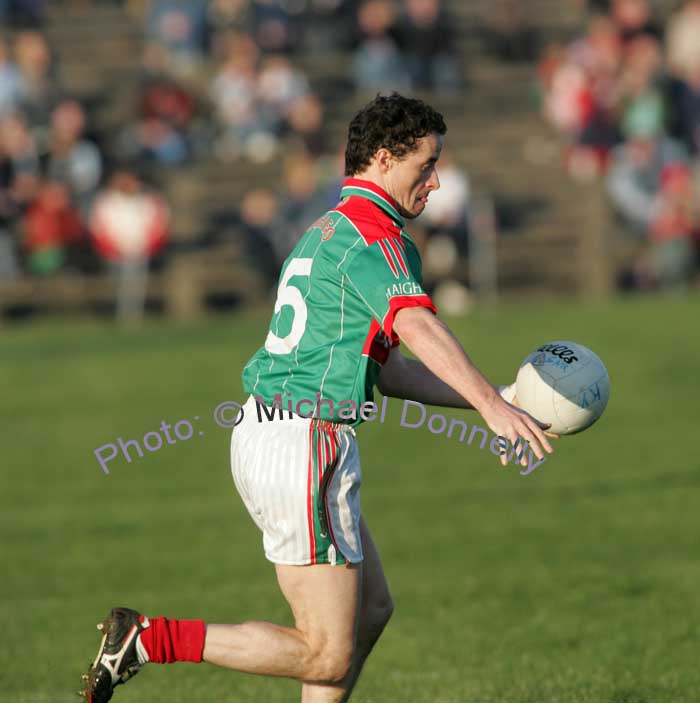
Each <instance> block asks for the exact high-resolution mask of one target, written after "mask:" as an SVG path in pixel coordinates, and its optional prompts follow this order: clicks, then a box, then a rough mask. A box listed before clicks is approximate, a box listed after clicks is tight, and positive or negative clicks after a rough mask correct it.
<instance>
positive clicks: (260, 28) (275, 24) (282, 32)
mask: <svg viewBox="0 0 700 703" xmlns="http://www.w3.org/2000/svg"><path fill="white" fill-rule="evenodd" d="M290 6H291V3H289V2H285V0H254V2H253V24H254V29H253V36H254V37H255V42H256V43H257V45H258V46H259V47H260V49H261V50H262V51H263V52H270V53H290V52H291V51H292V49H293V48H294V47H295V46H298V44H299V41H298V36H297V35H298V32H297V27H296V26H295V23H294V21H293V18H292V16H291V14H290V11H289V10H290Z"/></svg>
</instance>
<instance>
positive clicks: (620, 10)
mask: <svg viewBox="0 0 700 703" xmlns="http://www.w3.org/2000/svg"><path fill="white" fill-rule="evenodd" d="M611 15H612V18H613V21H614V22H615V24H616V26H617V31H618V33H619V35H620V39H621V40H622V42H623V44H627V43H628V42H630V41H632V40H633V39H637V38H638V37H644V36H646V37H650V38H651V39H655V40H657V41H659V40H660V39H661V37H662V31H661V28H660V27H659V25H658V24H657V23H656V21H655V19H654V17H653V15H652V9H651V6H650V4H649V0H613V2H612V8H611Z"/></svg>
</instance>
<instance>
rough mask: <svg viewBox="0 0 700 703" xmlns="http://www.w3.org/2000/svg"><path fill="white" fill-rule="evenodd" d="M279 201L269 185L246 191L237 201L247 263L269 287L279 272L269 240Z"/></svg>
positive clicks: (275, 280)
mask: <svg viewBox="0 0 700 703" xmlns="http://www.w3.org/2000/svg"><path fill="white" fill-rule="evenodd" d="M278 217H279V202H278V200H277V197H276V196H275V194H274V193H273V192H272V191H271V190H270V189H269V188H255V189H254V190H250V191H248V192H247V193H246V194H245V195H244V196H243V200H242V201H241V210H240V221H241V228H242V230H243V236H244V241H245V250H246V257H247V258H248V260H249V263H250V265H251V266H252V267H253V268H254V269H255V270H257V271H258V272H259V273H260V274H261V275H262V276H263V277H264V279H265V281H266V283H267V287H268V288H269V289H270V290H272V289H273V288H274V286H275V285H276V282H277V277H278V276H279V271H280V269H279V264H280V261H279V259H278V257H277V256H276V252H275V249H274V245H273V241H274V239H275V236H276V235H275V232H276V231H277V230H278V228H279V226H280V223H279V219H278Z"/></svg>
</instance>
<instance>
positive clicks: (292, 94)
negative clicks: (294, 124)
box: [257, 54, 309, 134]
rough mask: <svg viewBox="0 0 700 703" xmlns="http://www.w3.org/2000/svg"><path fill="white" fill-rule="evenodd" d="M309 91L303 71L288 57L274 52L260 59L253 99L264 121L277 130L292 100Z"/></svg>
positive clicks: (287, 113)
mask: <svg viewBox="0 0 700 703" xmlns="http://www.w3.org/2000/svg"><path fill="white" fill-rule="evenodd" d="M308 92H309V83H308V81H307V80H306V77H305V76H304V74H303V73H301V72H300V71H298V70H297V69H295V68H294V67H293V66H292V64H291V62H290V61H289V59H288V58H287V57H285V56H282V55H279V54H276V55H272V56H268V57H266V58H265V59H264V60H263V64H262V67H261V69H260V73H259V74H258V79H257V100H258V104H259V109H260V112H261V116H262V120H263V122H264V124H266V125H269V128H270V130H271V131H273V132H275V133H277V134H279V133H280V132H281V131H282V127H283V125H284V124H285V122H286V121H287V118H288V116H289V111H290V109H291V106H292V104H293V103H294V101H295V100H298V99H299V98H303V97H304V96H305V95H307V94H308Z"/></svg>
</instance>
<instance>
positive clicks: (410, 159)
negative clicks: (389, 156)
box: [387, 133, 443, 219]
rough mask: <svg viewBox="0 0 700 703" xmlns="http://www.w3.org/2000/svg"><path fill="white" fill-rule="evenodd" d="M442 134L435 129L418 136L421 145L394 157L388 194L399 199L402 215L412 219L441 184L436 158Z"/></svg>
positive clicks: (418, 142)
mask: <svg viewBox="0 0 700 703" xmlns="http://www.w3.org/2000/svg"><path fill="white" fill-rule="evenodd" d="M442 143H443V137H442V135H440V134H436V133H432V134H428V135H427V136H425V137H422V138H421V139H419V140H418V141H417V142H416V144H417V145H418V148H417V149H416V150H415V151H412V152H411V153H410V154H408V155H407V156H405V157H404V158H403V159H401V160H400V161H394V163H393V165H392V168H391V170H390V172H389V174H387V175H388V179H387V180H388V181H389V189H388V192H389V195H391V196H392V197H393V198H394V200H395V201H396V202H397V203H398V206H399V208H398V209H399V213H400V214H401V216H402V217H406V218H408V219H413V218H414V217H418V215H420V214H421V212H423V210H424V209H425V204H426V203H427V202H428V196H429V195H430V193H431V192H432V191H434V190H437V189H438V188H439V187H440V180H439V178H438V174H437V167H436V166H437V161H438V159H439V158H440V152H441V151H442Z"/></svg>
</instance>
